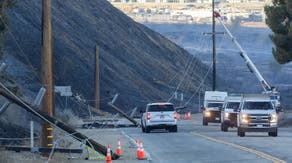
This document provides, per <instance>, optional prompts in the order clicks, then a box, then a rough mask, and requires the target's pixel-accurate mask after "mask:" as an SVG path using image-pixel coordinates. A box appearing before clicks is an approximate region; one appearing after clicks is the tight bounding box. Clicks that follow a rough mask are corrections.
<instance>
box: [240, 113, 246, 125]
mask: <svg viewBox="0 0 292 163" xmlns="http://www.w3.org/2000/svg"><path fill="white" fill-rule="evenodd" d="M241 122H242V123H248V117H247V114H242V115H241Z"/></svg>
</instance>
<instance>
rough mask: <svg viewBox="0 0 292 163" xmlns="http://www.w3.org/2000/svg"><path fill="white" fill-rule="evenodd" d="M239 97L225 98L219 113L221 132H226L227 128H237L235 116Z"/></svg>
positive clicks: (230, 96)
mask: <svg viewBox="0 0 292 163" xmlns="http://www.w3.org/2000/svg"><path fill="white" fill-rule="evenodd" d="M240 102H241V95H229V96H227V97H226V98H225V101H224V105H223V109H222V111H221V131H224V132H227V131H228V128H229V127H232V128H233V127H237V114H238V111H239V105H240Z"/></svg>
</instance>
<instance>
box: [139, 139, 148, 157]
mask: <svg viewBox="0 0 292 163" xmlns="http://www.w3.org/2000/svg"><path fill="white" fill-rule="evenodd" d="M138 159H139V160H145V159H146V157H145V153H144V148H143V143H142V140H140V152H139V155H138Z"/></svg>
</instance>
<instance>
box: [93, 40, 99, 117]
mask: <svg viewBox="0 0 292 163" xmlns="http://www.w3.org/2000/svg"><path fill="white" fill-rule="evenodd" d="M94 83H95V89H94V99H95V100H94V107H95V111H96V112H97V113H99V112H100V87H99V47H98V45H96V49H95V73H94Z"/></svg>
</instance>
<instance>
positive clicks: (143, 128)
mask: <svg viewBox="0 0 292 163" xmlns="http://www.w3.org/2000/svg"><path fill="white" fill-rule="evenodd" d="M141 128H142V132H145V127H144V125H143V123H142V122H141Z"/></svg>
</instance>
